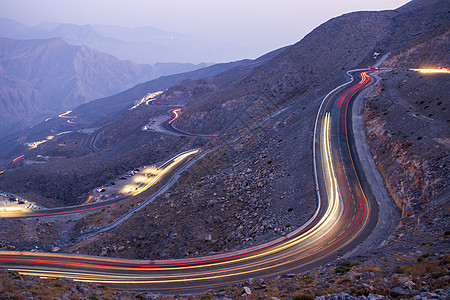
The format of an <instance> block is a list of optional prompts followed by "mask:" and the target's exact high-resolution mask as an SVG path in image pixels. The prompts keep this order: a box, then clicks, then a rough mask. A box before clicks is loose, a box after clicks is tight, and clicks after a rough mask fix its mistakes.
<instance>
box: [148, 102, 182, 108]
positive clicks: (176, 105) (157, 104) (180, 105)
mask: <svg viewBox="0 0 450 300" xmlns="http://www.w3.org/2000/svg"><path fill="white" fill-rule="evenodd" d="M155 106H168V107H183V106H184V104H159V103H156V104H155Z"/></svg>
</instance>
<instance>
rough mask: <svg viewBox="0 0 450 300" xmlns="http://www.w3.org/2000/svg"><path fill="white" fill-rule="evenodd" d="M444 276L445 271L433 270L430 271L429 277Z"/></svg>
mask: <svg viewBox="0 0 450 300" xmlns="http://www.w3.org/2000/svg"><path fill="white" fill-rule="evenodd" d="M442 276H445V273H444V272H442V271H437V272H433V273H431V278H433V279H438V278H439V277H442Z"/></svg>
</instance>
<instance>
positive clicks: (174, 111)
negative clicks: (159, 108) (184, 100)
mask: <svg viewBox="0 0 450 300" xmlns="http://www.w3.org/2000/svg"><path fill="white" fill-rule="evenodd" d="M180 110H181V108H177V109H174V110H172V113H173V114H174V115H175V116H174V117H173V119H172V120H170V121H169V123H168V124H169V125H170V124H172V123H173V122H174V121H175V120H176V119H178V117H179V115H178V112H179V111H180Z"/></svg>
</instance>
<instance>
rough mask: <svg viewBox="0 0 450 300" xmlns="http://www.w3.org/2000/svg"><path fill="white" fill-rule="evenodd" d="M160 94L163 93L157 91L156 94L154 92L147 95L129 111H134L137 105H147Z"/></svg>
mask: <svg viewBox="0 0 450 300" xmlns="http://www.w3.org/2000/svg"><path fill="white" fill-rule="evenodd" d="M162 93H163V91H158V92H154V93H148V94H147V95H145V96H144V97H143V98H142V99H141V100H140V101H139V102H138V103H137V104H136V105H134V106H133V107H131V108H130V109H129V110H133V109H135V108H136V107H138V106H139V105H141V104H143V103H145V104H146V105H148V104H149V103H150V102H151V101H154V100H156V96H158V95H160V94H162Z"/></svg>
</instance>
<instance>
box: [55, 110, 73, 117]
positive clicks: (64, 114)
mask: <svg viewBox="0 0 450 300" xmlns="http://www.w3.org/2000/svg"><path fill="white" fill-rule="evenodd" d="M71 112H72V111H71V110H68V111H66V112H65V113H63V114H60V115H58V117H60V118H68V119H73V118H76V116H68V114H70V113H71Z"/></svg>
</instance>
